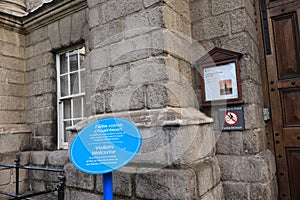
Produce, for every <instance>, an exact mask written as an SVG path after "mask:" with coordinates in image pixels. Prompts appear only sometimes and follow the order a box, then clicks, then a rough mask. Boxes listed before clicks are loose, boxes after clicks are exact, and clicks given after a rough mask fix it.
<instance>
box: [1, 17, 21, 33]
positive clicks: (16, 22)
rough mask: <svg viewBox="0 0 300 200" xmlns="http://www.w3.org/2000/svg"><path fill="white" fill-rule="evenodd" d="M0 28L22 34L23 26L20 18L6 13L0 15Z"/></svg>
mask: <svg viewBox="0 0 300 200" xmlns="http://www.w3.org/2000/svg"><path fill="white" fill-rule="evenodd" d="M0 27H2V28H5V29H7V30H12V31H15V32H17V33H22V27H23V24H22V22H21V21H20V18H18V17H15V16H13V15H9V14H6V13H0Z"/></svg>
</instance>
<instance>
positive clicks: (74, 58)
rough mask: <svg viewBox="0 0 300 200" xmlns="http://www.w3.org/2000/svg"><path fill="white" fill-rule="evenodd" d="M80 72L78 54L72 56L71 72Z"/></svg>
mask: <svg viewBox="0 0 300 200" xmlns="http://www.w3.org/2000/svg"><path fill="white" fill-rule="evenodd" d="M76 70H78V56H77V53H76V54H73V55H70V71H71V72H73V71H76Z"/></svg>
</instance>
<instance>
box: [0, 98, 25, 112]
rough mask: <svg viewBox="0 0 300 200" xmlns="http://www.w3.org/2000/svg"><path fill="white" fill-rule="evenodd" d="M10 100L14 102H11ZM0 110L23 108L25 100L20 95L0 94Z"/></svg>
mask: <svg viewBox="0 0 300 200" xmlns="http://www.w3.org/2000/svg"><path fill="white" fill-rule="evenodd" d="M12 102H14V103H13V104H12ZM0 109H1V110H19V111H21V110H23V109H25V101H24V98H22V97H10V96H0Z"/></svg>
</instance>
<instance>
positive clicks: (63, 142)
mask: <svg viewBox="0 0 300 200" xmlns="http://www.w3.org/2000/svg"><path fill="white" fill-rule="evenodd" d="M81 48H84V46H82V45H80V46H75V47H73V48H70V49H67V50H65V51H62V52H59V53H57V54H56V70H57V73H56V74H57V78H56V79H57V130H58V137H57V139H58V143H57V144H58V149H68V142H67V138H65V131H66V130H64V122H66V121H70V122H71V126H73V125H75V123H74V121H81V120H83V119H85V112H84V106H85V103H84V98H85V92H84V89H85V88H81V81H85V80H81V73H82V72H85V71H86V69H85V68H82V66H81V65H80V51H79V50H80V49H81ZM73 51H76V53H77V61H78V63H77V65H78V69H77V70H75V71H72V72H71V70H70V59H69V58H70V55H74V54H72V53H70V52H73ZM63 54H65V55H66V57H67V70H66V71H67V72H66V73H64V74H61V71H60V69H61V60H60V56H61V55H63ZM75 73H78V76H77V78H78V89H79V91H78V93H76V94H72V91H71V78H70V77H71V74H75ZM62 76H67V77H68V78H67V81H68V91H67V92H68V94H67V95H66V96H62V94H61V93H62V91H61V77H62ZM79 97H80V98H81V116H80V117H74V109H73V101H74V99H75V98H79ZM64 100H70V101H71V108H70V109H71V116H70V118H69V119H64Z"/></svg>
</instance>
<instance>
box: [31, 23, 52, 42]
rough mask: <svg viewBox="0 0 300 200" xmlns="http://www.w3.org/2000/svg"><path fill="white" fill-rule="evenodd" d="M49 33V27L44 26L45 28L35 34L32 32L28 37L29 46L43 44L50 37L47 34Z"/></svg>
mask: <svg viewBox="0 0 300 200" xmlns="http://www.w3.org/2000/svg"><path fill="white" fill-rule="evenodd" d="M47 32H48V27H47V26H44V27H41V28H39V29H37V30H35V31H33V32H31V33H30V34H29V35H28V37H29V38H28V44H29V45H35V44H37V43H39V42H42V41H44V40H46V39H47V37H48V35H47V34H45V33H47Z"/></svg>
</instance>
